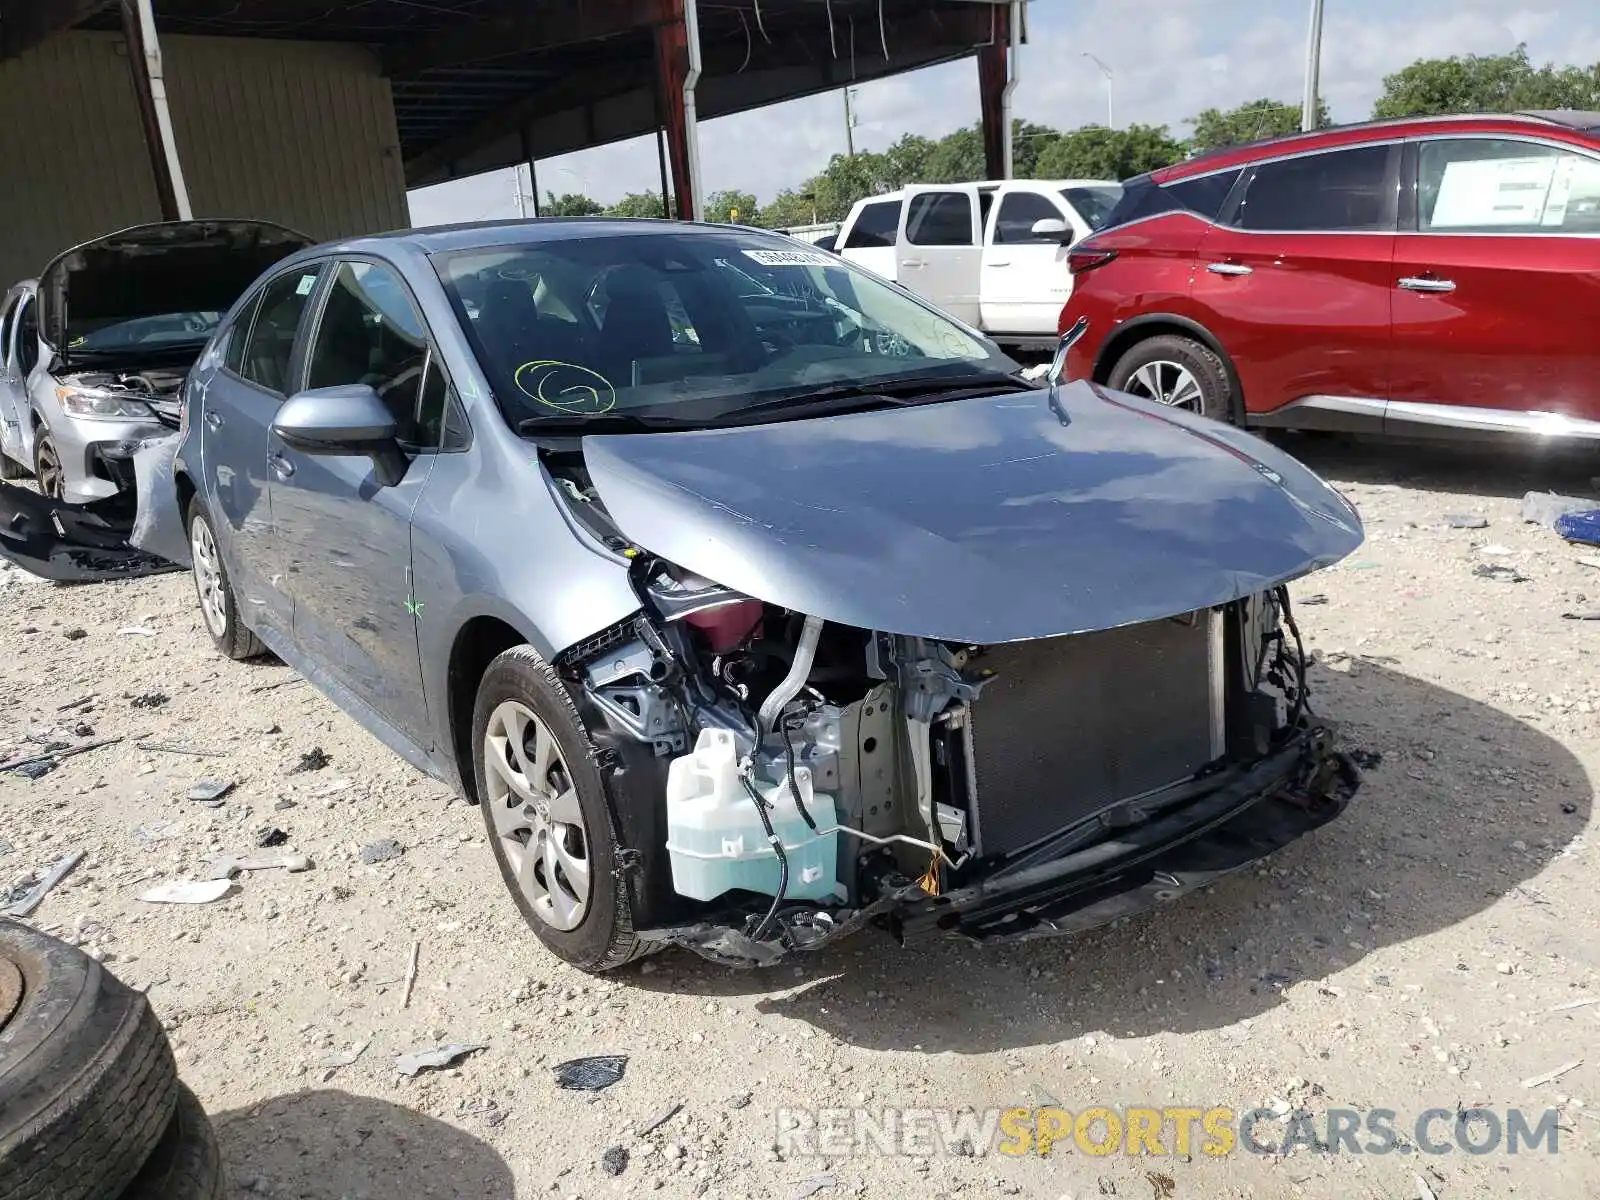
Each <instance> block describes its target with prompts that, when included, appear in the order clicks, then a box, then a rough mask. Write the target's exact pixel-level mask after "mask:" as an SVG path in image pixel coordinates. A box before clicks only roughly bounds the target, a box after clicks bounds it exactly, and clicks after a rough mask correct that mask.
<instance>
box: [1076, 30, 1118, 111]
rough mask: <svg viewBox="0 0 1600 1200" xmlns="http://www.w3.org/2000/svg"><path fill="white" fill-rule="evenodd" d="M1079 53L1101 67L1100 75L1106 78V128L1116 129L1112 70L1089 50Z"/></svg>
mask: <svg viewBox="0 0 1600 1200" xmlns="http://www.w3.org/2000/svg"><path fill="white" fill-rule="evenodd" d="M1078 53H1079V54H1080V55H1082V56H1083V57H1084V58H1087V59H1088V60H1089V61H1090V62H1092V63H1093V64H1094V65H1095V66H1097V67H1099V68H1100V74H1102V75H1104V76H1105V77H1106V128H1107V129H1115V128H1116V127H1117V122H1116V119H1115V117H1114V116H1113V114H1112V111H1111V68H1110V67H1108V66H1106V64H1105V63H1104V62H1102V61H1101V60H1100V58H1099V57H1098V56H1097V55H1093V54H1090V53H1089V52H1088V51H1087V50H1080V51H1079V52H1078Z"/></svg>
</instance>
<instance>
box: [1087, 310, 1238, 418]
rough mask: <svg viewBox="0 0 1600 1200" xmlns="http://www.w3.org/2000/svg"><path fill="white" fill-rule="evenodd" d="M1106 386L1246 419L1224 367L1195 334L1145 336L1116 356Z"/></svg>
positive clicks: (1208, 414) (1214, 414)
mask: <svg viewBox="0 0 1600 1200" xmlns="http://www.w3.org/2000/svg"><path fill="white" fill-rule="evenodd" d="M1106 386H1107V387H1110V388H1112V389H1113V390H1115V391H1119V392H1128V393H1130V394H1132V395H1135V396H1143V397H1145V398H1146V399H1150V400H1155V401H1156V402H1158V403H1160V404H1168V405H1171V406H1172V407H1174V408H1183V409H1187V410H1188V411H1189V412H1193V413H1198V414H1199V415H1200V416H1203V417H1210V418H1211V419H1212V420H1215V421H1225V422H1227V423H1228V424H1230V425H1242V424H1243V423H1244V422H1243V420H1242V419H1241V417H1240V407H1241V406H1240V405H1239V403H1238V399H1237V397H1235V395H1234V392H1233V384H1232V382H1231V380H1230V379H1229V376H1228V368H1227V367H1226V366H1225V365H1224V364H1223V361H1222V359H1221V358H1220V357H1219V356H1218V355H1217V354H1216V353H1215V352H1214V351H1212V350H1211V349H1210V348H1209V347H1207V346H1204V345H1202V344H1201V343H1200V342H1197V341H1195V340H1194V339H1193V338H1187V337H1182V336H1180V335H1178V334H1171V333H1166V334H1161V335H1160V336H1158V337H1153V338H1146V339H1145V340H1144V341H1142V342H1139V343H1138V344H1137V345H1135V346H1133V347H1131V348H1130V349H1129V350H1127V351H1126V352H1125V353H1124V354H1123V356H1122V357H1121V358H1119V359H1118V360H1117V365H1116V366H1114V367H1112V368H1111V374H1110V376H1109V377H1107V379H1106Z"/></svg>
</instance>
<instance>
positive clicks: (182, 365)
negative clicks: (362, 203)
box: [0, 220, 310, 503]
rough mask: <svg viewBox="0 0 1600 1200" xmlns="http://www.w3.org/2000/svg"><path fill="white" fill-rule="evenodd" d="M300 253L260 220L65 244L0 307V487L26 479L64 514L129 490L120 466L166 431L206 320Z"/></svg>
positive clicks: (296, 243)
mask: <svg viewBox="0 0 1600 1200" xmlns="http://www.w3.org/2000/svg"><path fill="white" fill-rule="evenodd" d="M309 243H310V239H309V238H307V237H306V236H305V235H304V234H299V233H294V232H293V231H291V230H287V229H282V228H280V227H279V226H276V225H270V224H267V223H265V222H261V221H236V220H229V221H221V220H207V221H166V222H162V223H160V224H156V225H140V226H135V227H134V228H132V229H124V230H122V231H120V232H118V233H113V234H110V235H108V236H106V237H101V238H96V239H95V240H94V241H91V242H85V243H84V244H83V245H81V246H74V247H73V248H72V249H71V250H67V251H65V252H63V253H62V254H60V255H58V256H57V257H56V258H55V259H54V260H52V261H51V263H50V264H49V265H48V266H47V267H45V269H44V271H43V272H41V273H40V276H39V279H38V280H37V282H35V281H33V280H26V281H24V282H22V283H19V284H17V285H16V286H15V287H13V288H12V289H11V291H10V293H9V294H8V295H7V296H6V301H5V307H4V308H3V309H0V479H10V478H15V477H17V476H18V475H21V474H24V473H27V472H32V473H33V474H34V475H35V476H36V478H37V479H38V483H39V489H40V490H41V491H42V492H44V494H45V495H47V496H53V497H57V498H61V499H65V500H69V501H73V502H77V503H84V502H88V501H93V500H104V499H108V498H110V497H113V496H115V495H117V493H119V492H121V491H123V490H125V489H127V488H129V487H130V486H131V484H132V468H131V465H130V459H131V456H132V454H133V452H134V449H135V448H136V447H137V446H138V445H139V444H140V443H141V442H143V441H145V440H146V439H149V438H152V437H160V436H162V435H163V434H165V433H167V432H169V431H170V430H172V429H175V428H177V425H178V407H179V395H180V392H181V389H182V387H183V381H184V377H185V376H186V375H187V373H188V370H189V368H190V366H192V365H193V363H194V361H195V359H196V358H197V357H198V356H199V354H200V351H201V349H203V348H204V346H205V344H206V342H207V340H208V339H209V338H210V337H211V334H212V333H213V331H215V329H216V327H217V321H218V319H219V318H220V317H221V316H222V314H223V313H225V312H226V311H227V310H228V309H229V308H230V307H232V305H233V302H234V301H235V300H237V299H238V298H239V295H240V293H242V292H243V291H244V289H245V288H247V287H248V286H249V285H250V283H251V281H252V280H254V279H255V278H256V276H258V275H259V274H261V272H262V271H263V270H265V269H266V268H267V267H268V266H270V265H271V264H272V263H274V262H276V261H278V260H279V259H281V258H283V257H285V256H286V255H288V254H292V253H294V252H295V251H296V250H299V249H301V248H303V247H304V246H306V245H308V244H309Z"/></svg>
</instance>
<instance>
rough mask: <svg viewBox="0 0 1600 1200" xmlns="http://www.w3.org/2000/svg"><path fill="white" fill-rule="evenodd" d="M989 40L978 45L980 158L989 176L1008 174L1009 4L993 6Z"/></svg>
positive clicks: (1006, 175) (1002, 176)
mask: <svg viewBox="0 0 1600 1200" xmlns="http://www.w3.org/2000/svg"><path fill="white" fill-rule="evenodd" d="M992 12H993V18H992V27H991V33H990V38H989V41H988V43H987V44H986V45H984V46H980V47H979V48H978V96H979V99H980V101H981V103H982V105H983V162H984V170H985V171H986V172H987V177H988V178H989V179H1006V178H1009V176H1010V171H1009V169H1008V168H1009V165H1010V164H1009V160H1010V158H1011V155H1010V154H1009V153H1008V150H1009V146H1008V145H1007V143H1008V142H1009V141H1010V139H1011V130H1010V129H1009V128H1008V126H1009V125H1010V119H1009V115H1008V109H1009V108H1010V105H1009V104H1008V103H1007V94H1006V88H1007V84H1008V83H1009V82H1010V78H1011V72H1010V66H1011V64H1010V53H1011V50H1010V48H1011V6H1010V5H1008V4H996V5H994V6H993V9H992Z"/></svg>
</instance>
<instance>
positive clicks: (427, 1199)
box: [211, 1090, 516, 1200]
mask: <svg viewBox="0 0 1600 1200" xmlns="http://www.w3.org/2000/svg"><path fill="white" fill-rule="evenodd" d="M211 1122H212V1124H213V1125H214V1126H215V1127H216V1130H217V1137H218V1140H219V1141H220V1142H221V1144H222V1160H223V1163H224V1166H225V1169H226V1171H227V1174H228V1179H229V1184H230V1190H229V1193H228V1194H229V1195H241V1196H245V1195H256V1194H260V1195H270V1196H279V1197H294V1198H295V1200H515V1196H516V1190H515V1187H514V1185H513V1181H512V1177H511V1169H510V1168H509V1167H507V1166H506V1164H505V1163H504V1162H503V1161H502V1160H501V1158H500V1156H499V1155H498V1154H496V1153H495V1152H494V1150H493V1149H491V1148H490V1147H489V1146H488V1145H487V1144H485V1143H484V1142H481V1141H479V1140H478V1139H477V1138H475V1137H473V1136H472V1135H471V1134H467V1133H463V1132H462V1131H461V1130H459V1129H456V1128H455V1127H453V1126H450V1125H446V1124H444V1123H443V1122H440V1121H435V1120H433V1119H432V1118H431V1117H425V1116H423V1115H422V1114H421V1113H417V1112H412V1111H411V1110H410V1109H406V1108H401V1107H400V1106H399V1105H397V1104H389V1103H387V1102H385V1101H382V1100H374V1099H372V1098H370V1097H367V1096H354V1095H351V1094H349V1093H348V1092H340V1091H331V1090H330V1091H314V1092H295V1093H292V1094H290V1095H286V1096H278V1097H275V1098H274V1099H271V1100H264V1101H262V1102H261V1103H260V1104H255V1105H252V1106H251V1107H249V1108H241V1109H234V1110H232V1111H230V1112H223V1113H212V1114H211ZM256 1181H259V1182H256Z"/></svg>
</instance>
